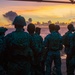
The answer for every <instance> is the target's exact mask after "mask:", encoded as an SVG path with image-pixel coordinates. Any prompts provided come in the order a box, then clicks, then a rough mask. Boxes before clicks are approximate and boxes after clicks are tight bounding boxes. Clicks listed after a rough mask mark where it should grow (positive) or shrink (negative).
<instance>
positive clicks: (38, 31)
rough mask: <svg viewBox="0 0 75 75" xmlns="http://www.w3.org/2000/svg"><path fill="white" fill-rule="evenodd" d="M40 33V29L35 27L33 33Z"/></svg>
mask: <svg viewBox="0 0 75 75" xmlns="http://www.w3.org/2000/svg"><path fill="white" fill-rule="evenodd" d="M40 31H41V28H39V27H36V28H35V32H36V33H37V34H39V35H40Z"/></svg>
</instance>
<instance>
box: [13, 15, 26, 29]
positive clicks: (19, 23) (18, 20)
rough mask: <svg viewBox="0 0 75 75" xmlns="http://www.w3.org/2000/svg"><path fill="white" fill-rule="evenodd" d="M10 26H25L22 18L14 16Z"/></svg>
mask: <svg viewBox="0 0 75 75" xmlns="http://www.w3.org/2000/svg"><path fill="white" fill-rule="evenodd" d="M12 24H13V25H14V26H15V28H23V27H24V26H26V21H25V19H24V17H22V16H16V17H15V19H14V21H13V23H12Z"/></svg>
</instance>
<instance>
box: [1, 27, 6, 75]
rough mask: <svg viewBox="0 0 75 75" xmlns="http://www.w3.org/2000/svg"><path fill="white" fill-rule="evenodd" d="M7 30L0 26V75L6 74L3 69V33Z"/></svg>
mask: <svg viewBox="0 0 75 75" xmlns="http://www.w3.org/2000/svg"><path fill="white" fill-rule="evenodd" d="M6 31H7V29H6V28H4V27H0V75H7V74H6V71H5V57H4V53H5V38H4V34H5V32H6Z"/></svg>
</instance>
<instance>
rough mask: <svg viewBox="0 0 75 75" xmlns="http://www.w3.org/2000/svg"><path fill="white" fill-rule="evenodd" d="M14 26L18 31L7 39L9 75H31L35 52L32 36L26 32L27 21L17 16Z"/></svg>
mask: <svg viewBox="0 0 75 75" xmlns="http://www.w3.org/2000/svg"><path fill="white" fill-rule="evenodd" d="M13 25H15V28H16V30H15V31H13V32H12V33H9V34H8V35H6V37H5V41H6V49H7V58H8V75H31V63H32V59H33V58H32V57H33V52H32V50H31V45H32V41H31V39H32V38H31V36H30V35H29V34H28V33H26V32H24V29H23V27H24V25H26V23H25V20H24V18H23V17H21V16H17V17H16V18H15V19H14V21H13Z"/></svg>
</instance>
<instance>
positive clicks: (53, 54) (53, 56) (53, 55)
mask: <svg viewBox="0 0 75 75" xmlns="http://www.w3.org/2000/svg"><path fill="white" fill-rule="evenodd" d="M56 34H57V35H58V36H59V37H60V38H59V41H60V44H61V41H62V38H61V36H60V34H59V33H57V32H55V31H53V32H51V34H49V35H47V36H46V37H45V40H44V45H45V47H46V48H47V50H48V53H47V58H46V62H45V64H46V73H45V75H51V66H52V62H53V61H54V64H55V67H56V73H57V75H62V74H61V58H60V51H59V50H60V49H58V50H56V51H54V50H52V49H51V44H50V43H51V42H53V41H50V38H51V35H56ZM55 37H56V36H55ZM59 48H60V47H59ZM58 61H59V62H58Z"/></svg>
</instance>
